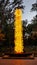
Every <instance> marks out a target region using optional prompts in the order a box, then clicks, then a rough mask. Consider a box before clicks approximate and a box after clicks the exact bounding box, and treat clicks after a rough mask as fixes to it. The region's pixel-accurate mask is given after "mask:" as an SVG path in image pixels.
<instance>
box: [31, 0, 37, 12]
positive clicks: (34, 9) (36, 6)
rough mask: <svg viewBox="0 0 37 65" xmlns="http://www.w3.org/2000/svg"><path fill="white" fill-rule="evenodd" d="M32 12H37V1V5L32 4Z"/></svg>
mask: <svg viewBox="0 0 37 65" xmlns="http://www.w3.org/2000/svg"><path fill="white" fill-rule="evenodd" d="M31 11H37V0H36V3H34V4H32V8H31Z"/></svg>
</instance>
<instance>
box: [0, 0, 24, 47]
mask: <svg viewBox="0 0 37 65" xmlns="http://www.w3.org/2000/svg"><path fill="white" fill-rule="evenodd" d="M22 3H23V2H22V0H13V1H11V2H10V0H0V25H1V26H2V28H3V31H4V33H5V35H6V36H5V38H6V39H7V41H6V44H7V43H9V46H11V43H12V40H13V39H14V25H13V24H14V10H15V9H16V8H21V9H23V5H22ZM12 36H13V37H12ZM4 45H5V43H4ZM5 46H6V45H5Z"/></svg>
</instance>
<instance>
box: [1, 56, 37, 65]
mask: <svg viewBox="0 0 37 65" xmlns="http://www.w3.org/2000/svg"><path fill="white" fill-rule="evenodd" d="M0 65H37V57H36V58H35V59H32V60H31V59H0Z"/></svg>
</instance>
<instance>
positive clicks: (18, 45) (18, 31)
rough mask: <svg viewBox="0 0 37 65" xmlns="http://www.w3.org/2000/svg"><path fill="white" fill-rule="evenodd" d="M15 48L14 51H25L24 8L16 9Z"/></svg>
mask: <svg viewBox="0 0 37 65" xmlns="http://www.w3.org/2000/svg"><path fill="white" fill-rule="evenodd" d="M14 15H15V22H14V26H15V40H14V42H15V48H14V51H15V52H16V53H22V52H23V35H22V30H23V29H22V21H21V19H22V10H21V9H16V10H15V13H14Z"/></svg>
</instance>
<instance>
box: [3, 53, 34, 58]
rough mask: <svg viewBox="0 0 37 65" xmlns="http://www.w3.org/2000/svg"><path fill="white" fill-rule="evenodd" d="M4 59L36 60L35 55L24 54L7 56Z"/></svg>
mask: <svg viewBox="0 0 37 65" xmlns="http://www.w3.org/2000/svg"><path fill="white" fill-rule="evenodd" d="M2 58H3V59H34V54H32V53H22V54H5V55H4V56H3V57H2Z"/></svg>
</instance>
